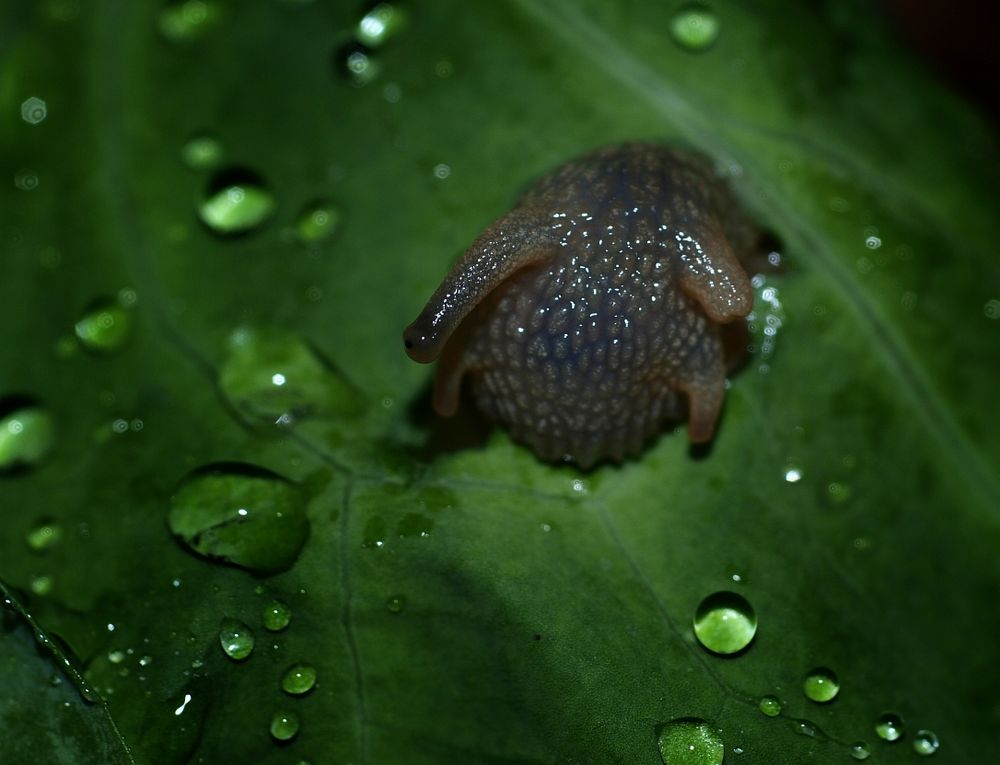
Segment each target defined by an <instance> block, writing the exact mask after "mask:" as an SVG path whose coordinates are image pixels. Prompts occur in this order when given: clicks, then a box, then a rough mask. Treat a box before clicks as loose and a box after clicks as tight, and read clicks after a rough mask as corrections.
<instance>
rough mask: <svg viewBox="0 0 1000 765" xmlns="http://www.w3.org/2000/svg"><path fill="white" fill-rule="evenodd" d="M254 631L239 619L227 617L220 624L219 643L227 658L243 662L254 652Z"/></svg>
mask: <svg viewBox="0 0 1000 765" xmlns="http://www.w3.org/2000/svg"><path fill="white" fill-rule="evenodd" d="M255 642H256V641H255V639H254V636H253V630H251V629H250V628H249V627H248V626H247V625H245V624H244V623H243V622H241V621H239V620H238V619H232V618H229V617H226V618H225V619H223V620H222V621H221V622H219V643H220V645H222V650H223V651H225V652H226V656H228V657H229V658H230V659H234V660H235V661H243V659H245V658H246V657H247V656H249V655H250V654H251V652H252V651H253V647H254V643H255Z"/></svg>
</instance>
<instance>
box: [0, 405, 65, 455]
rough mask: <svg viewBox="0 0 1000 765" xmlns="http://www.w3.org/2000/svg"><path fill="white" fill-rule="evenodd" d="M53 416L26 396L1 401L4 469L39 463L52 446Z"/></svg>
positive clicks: (0, 437) (0, 448) (0, 450)
mask: <svg viewBox="0 0 1000 765" xmlns="http://www.w3.org/2000/svg"><path fill="white" fill-rule="evenodd" d="M52 441H53V426H52V416H51V415H50V414H49V413H48V411H47V410H46V409H44V408H43V407H41V406H39V405H38V404H36V403H34V401H33V400H32V399H30V398H28V397H25V396H10V397H8V398H7V399H4V400H3V401H0V471H9V470H14V469H17V468H31V467H35V466H37V465H38V463H39V462H41V461H42V460H43V459H44V458H45V455H47V454H48V453H49V450H50V449H51V448H52Z"/></svg>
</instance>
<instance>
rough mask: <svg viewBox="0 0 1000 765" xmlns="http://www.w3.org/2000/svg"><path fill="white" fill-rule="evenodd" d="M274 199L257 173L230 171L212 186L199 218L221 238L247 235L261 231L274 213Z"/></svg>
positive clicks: (217, 179)
mask: <svg viewBox="0 0 1000 765" xmlns="http://www.w3.org/2000/svg"><path fill="white" fill-rule="evenodd" d="M274 208H275V200H274V196H273V195H272V194H271V192H270V191H268V189H267V187H266V185H265V184H264V181H263V180H261V178H260V176H258V175H257V174H256V173H254V172H252V171H250V170H246V169H244V168H229V169H228V170H223V171H221V172H220V173H218V174H217V175H216V176H215V177H214V178H213V179H212V180H211V182H210V183H209V185H208V189H207V191H206V193H205V197H204V199H202V201H201V203H200V204H199V205H198V217H200V218H201V220H202V222H204V224H205V225H206V226H208V227H209V228H210V229H211V230H212V231H214V232H215V233H217V234H221V235H224V236H229V235H233V234H244V233H246V232H248V231H252V230H253V229H255V228H258V227H259V226H260V225H261V224H263V223H264V221H265V220H267V218H269V217H270V215H271V213H272V212H274Z"/></svg>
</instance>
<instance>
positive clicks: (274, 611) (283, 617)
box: [262, 600, 292, 632]
mask: <svg viewBox="0 0 1000 765" xmlns="http://www.w3.org/2000/svg"><path fill="white" fill-rule="evenodd" d="M291 620H292V609H291V608H289V607H288V604H287V603H283V602H282V601H280V600H272V601H271V602H270V603H268V604H267V605H266V606H264V613H263V616H262V621H263V622H264V628H265V629H268V630H270V631H271V632H280V631H281V630H283V629H285V627H287V626H288V623H289V622H290V621H291Z"/></svg>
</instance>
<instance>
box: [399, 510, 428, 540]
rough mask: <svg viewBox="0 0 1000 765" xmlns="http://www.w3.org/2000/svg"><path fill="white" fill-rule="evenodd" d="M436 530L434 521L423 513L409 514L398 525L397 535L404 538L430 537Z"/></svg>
mask: <svg viewBox="0 0 1000 765" xmlns="http://www.w3.org/2000/svg"><path fill="white" fill-rule="evenodd" d="M433 529H434V519H433V518H430V517H428V516H426V515H424V514H422V513H407V514H406V515H404V516H403V517H402V518H400V519H399V523H397V524H396V533H397V534H398V535H399V536H400V537H402V538H404V539H405V538H406V537H429V536H430V535H431V531H432V530H433Z"/></svg>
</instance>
